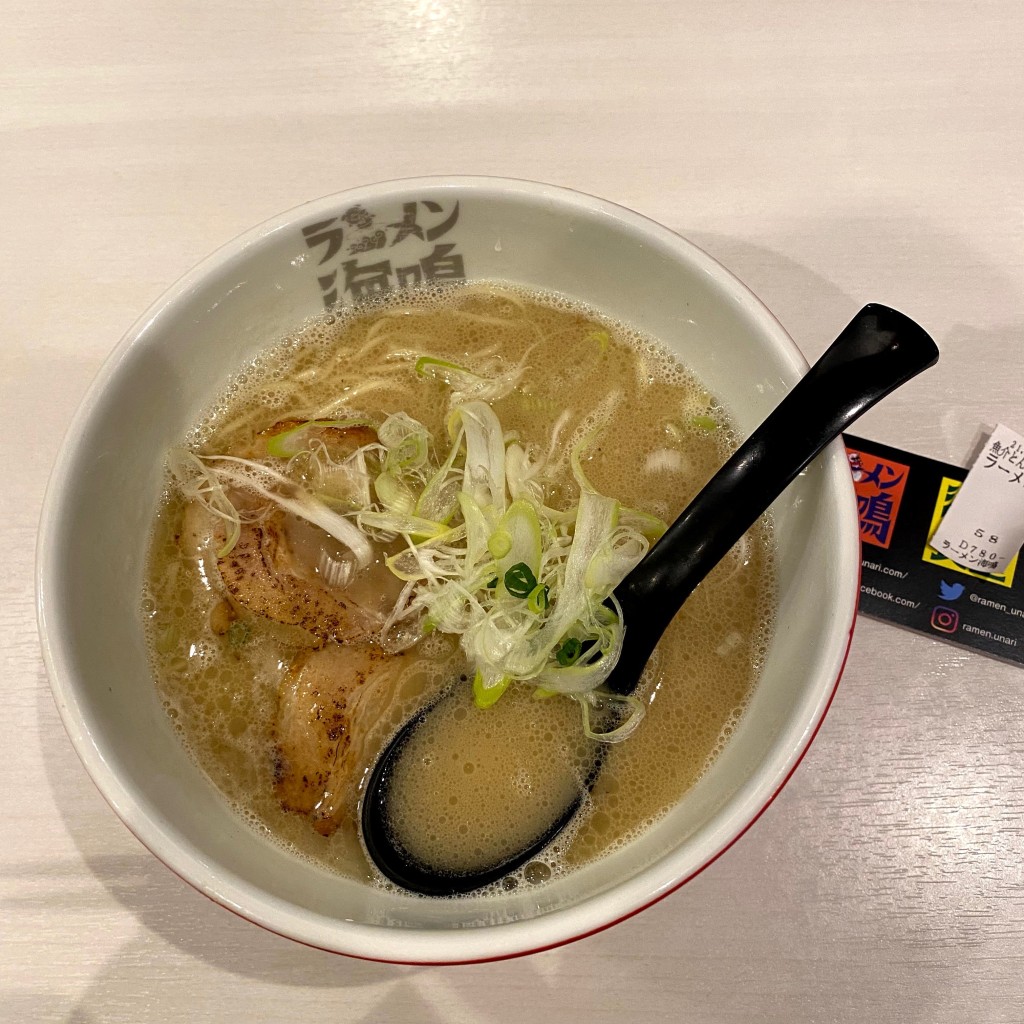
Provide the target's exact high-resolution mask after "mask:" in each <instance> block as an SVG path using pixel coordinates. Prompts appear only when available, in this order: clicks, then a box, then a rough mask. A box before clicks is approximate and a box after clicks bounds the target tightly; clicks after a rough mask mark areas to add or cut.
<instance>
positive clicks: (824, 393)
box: [609, 303, 939, 685]
mask: <svg viewBox="0 0 1024 1024" xmlns="http://www.w3.org/2000/svg"><path fill="white" fill-rule="evenodd" d="M938 357H939V350H938V349H937V348H936V346H935V342H934V341H932V339H931V338H930V337H929V336H928V334H927V333H926V332H925V331H924V330H923V329H922V328H921V327H920V326H919V325H918V324H916V323H914V321H913V320H911V319H910V318H909V317H907V316H904V315H903V314H902V313H899V312H897V311H896V310H895V309H890V308H889V307H888V306H882V305H878V304H876V303H872V304H869V305H867V306H865V307H864V308H863V309H862V310H861V311H860V312H859V313H858V314H857V315H856V316H855V317H854V318H853V320H851V321H850V323H849V325H848V326H847V327H846V328H845V330H844V331H843V332H842V334H840V335H839V337H838V338H837V339H836V340H835V341H834V342H833V343H832V345H831V346H830V347H829V348H828V350H827V351H826V352H825V354H824V355H823V356H822V357H821V358H820V359H819V360H818V361H817V362H816V363H815V364H814V365H813V366H812V367H811V369H810V370H809V371H808V372H807V374H806V375H805V376H804V377H802V378H801V380H800V381H799V382H798V383H797V384H796V386H795V387H794V388H793V390H792V391H790V392H789V393H788V394H787V395H786V396H785V398H784V399H783V400H782V402H781V403H780V404H779V405H778V406H777V407H776V408H775V410H774V411H773V412H772V413H771V414H770V415H769V416H768V418H767V419H766V420H765V421H764V422H763V423H762V424H761V426H759V427H758V428H757V430H755V431H754V433H753V434H751V435H750V437H748V438H747V440H746V441H744V442H743V444H742V445H741V446H740V448H739V450H738V451H737V452H736V453H735V454H734V455H733V456H732V457H731V458H730V459H729V461H728V462H726V464H725V465H724V466H723V467H722V468H721V469H720V470H719V471H718V472H717V473H716V474H715V475H714V476H713V477H712V478H711V480H710V481H709V482H708V483H707V485H706V486H705V487H704V489H703V490H702V491H701V492H700V493H699V494H698V495H697V496H696V498H694V499H693V501H692V502H691V503H690V504H689V505H688V506H687V508H686V509H685V510H684V511H683V512H682V514H681V515H680V516H679V518H678V519H677V520H676V521H675V522H674V523H673V524H672V526H671V527H670V528H669V530H668V532H667V533H666V534H665V535H664V536H663V537H662V538H661V540H659V541H658V543H657V544H656V545H655V546H654V547H653V548H651V550H650V551H649V552H648V553H647V555H646V556H645V558H644V559H643V560H642V561H641V562H640V564H639V565H638V566H637V567H636V568H635V569H634V570H633V571H632V572H631V573H630V574H629V576H627V577H626V578H625V579H624V580H623V581H622V583H621V584H619V587H618V588H617V589H616V592H615V594H616V597H617V598H618V599H619V601H620V603H621V605H622V609H623V618H624V620H625V622H626V623H627V624H628V625H627V628H628V629H631V630H632V632H633V633H634V635H633V636H632V637H630V643H629V644H627V645H626V646H627V647H628V648H629V649H630V652H631V654H632V652H633V651H635V652H636V655H635V656H636V658H637V659H641V658H642V660H640V661H639V665H638V667H637V677H638V676H639V670H640V669H642V667H643V664H644V663H645V662H646V661H647V658H648V657H649V656H650V653H651V651H653V649H654V646H655V644H656V643H657V641H658V639H659V638H660V637H661V634H662V632H663V631H664V629H665V627H666V626H667V625H668V623H669V622H670V621H671V619H672V617H673V616H674V615H675V613H676V612H677V611H678V609H679V607H680V606H681V605H682V603H683V602H684V601H685V600H686V598H687V597H689V595H690V593H691V592H692V591H693V589H694V588H695V587H696V586H697V584H698V583H700V581H701V580H702V579H704V577H705V576H706V575H707V574H708V573H709V572H710V571H711V570H712V569H713V568H714V567H715V565H716V564H717V563H718V561H719V560H720V559H721V558H722V556H723V555H724V554H725V553H726V552H727V551H728V550H729V548H731V547H732V546H733V544H735V543H736V541H738V540H739V539H740V537H742V536H743V534H744V533H745V532H746V530H747V529H748V528H749V527H750V525H751V523H753V522H754V521H755V520H756V519H757V517H758V516H759V515H761V513H762V512H764V510H765V509H767V508H768V506H769V505H770V504H771V503H772V502H773V501H774V500H775V499H776V498H777V497H778V496H779V495H780V494H781V493H782V492H783V490H785V488H786V486H787V485H788V484H789V483H790V482H791V481H792V480H793V478H794V477H796V476H797V474H798V473H800V471H801V470H803V469H804V467H805V466H806V465H807V464H808V463H809V462H810V461H811V460H812V459H813V458H814V457H815V456H816V455H817V454H818V453H819V452H820V451H821V450H822V449H823V448H824V447H825V446H826V445H827V444H828V443H829V442H830V441H832V440H833V439H834V438H835V437H837V436H838V435H839V434H840V433H841V432H842V431H843V429H844V428H845V427H847V426H849V424H850V423H852V422H853V421H854V420H855V419H857V417H858V416H860V415H861V413H863V412H865V411H866V410H867V409H869V408H870V407H871V406H872V405H874V404H875V403H876V402H877V401H878V400H879V399H881V398H884V397H885V396H886V395H887V394H889V393H890V392H891V391H893V390H895V389H896V388H898V387H899V386H900V385H901V384H904V383H905V382H906V381H908V380H910V379H911V378H912V377H914V376H916V375H917V374H918V373H920V372H921V371H922V370H924V369H926V368H927V367H929V366H931V365H932V364H933V363H935V361H936V360H937V359H938ZM637 632H641V633H646V634H649V645H647V644H644V643H642V642H639V643H637V644H636V646H635V647H634V641H640V640H641V638H639V637H637V636H636V633H637ZM645 647H646V650H644V648H645ZM631 660H632V659H631ZM620 669H625V671H619V670H617V671H616V672H615V673H613V679H619V680H622V681H623V683H625V682H626V680H628V679H629V678H630V676H631V671H630V670H629V668H628V667H627V666H620ZM634 678H636V677H634ZM609 683H610V684H611V685H614V683H613V680H609Z"/></svg>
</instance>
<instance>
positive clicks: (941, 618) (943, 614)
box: [932, 604, 960, 633]
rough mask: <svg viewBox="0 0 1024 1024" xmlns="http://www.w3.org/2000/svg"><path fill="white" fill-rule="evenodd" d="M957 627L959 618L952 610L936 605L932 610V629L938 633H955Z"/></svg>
mask: <svg viewBox="0 0 1024 1024" xmlns="http://www.w3.org/2000/svg"><path fill="white" fill-rule="evenodd" d="M959 625H960V616H959V615H958V614H957V612H956V610H955V609H954V608H947V607H946V606H945V605H943V604H937V605H936V606H935V607H934V608H933V609H932V629H937V630H938V631H939V632H940V633H955V632H956V627H957V626H959Z"/></svg>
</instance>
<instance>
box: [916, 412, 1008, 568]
mask: <svg viewBox="0 0 1024 1024" xmlns="http://www.w3.org/2000/svg"><path fill="white" fill-rule="evenodd" d="M929 543H930V544H931V546H932V547H933V548H935V550H936V551H940V552H941V553H942V554H944V555H945V556H946V557H947V558H949V559H951V560H952V561H954V562H956V564H957V565H960V566H963V567H964V568H967V569H980V570H981V571H982V572H1002V571H1003V570H1004V569H1005V568H1006V566H1007V565H1009V563H1010V560H1011V559H1012V558H1013V557H1014V556H1015V555H1016V554H1017V552H1018V551H1020V547H1021V545H1022V544H1024V437H1021V436H1020V434H1017V433H1015V432H1014V431H1012V430H1011V429H1010V428H1009V427H1005V426H1003V425H1002V424H1000V425H999V426H998V427H996V429H995V430H994V431H993V432H992V435H991V436H990V437H989V439H988V441H987V443H986V444H985V447H984V448H983V449H982V451H981V454H980V455H979V456H978V458H977V459H976V460H975V462H974V465H973V466H971V470H970V472H969V473H968V474H967V479H966V480H964V482H963V486H962V487H961V488H960V492H959V493H958V494H957V496H956V499H955V500H954V501H953V504H952V507H951V508H950V510H949V512H948V513H947V514H946V515H945V516H943V518H942V522H941V523H939V528H938V529H937V530H936V531H935V533H934V534H933V536H932V538H931V541H930V542H929Z"/></svg>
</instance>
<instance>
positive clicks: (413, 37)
mask: <svg viewBox="0 0 1024 1024" xmlns="http://www.w3.org/2000/svg"><path fill="white" fill-rule="evenodd" d="M0 26H2V28H0V279H2V281H3V301H2V310H3V312H2V317H0V417H2V421H0V422H2V433H0V438H2V442H0V443H2V448H3V452H4V460H3V465H4V468H5V472H4V478H3V481H2V484H0V512H2V515H0V523H2V530H3V552H4V556H5V564H4V567H3V570H2V572H0V659H2V667H3V672H2V678H3V692H4V694H5V698H6V699H5V701H4V705H3V712H2V714H0V751H2V756H0V801H2V819H0V820H2V822H3V833H2V835H3V839H2V843H0V900H2V912H0V935H2V942H0V1020H2V1021H4V1022H7V1021H10V1022H11V1024H15V1022H18V1024H21V1022H29V1021H66V1022H73V1024H98V1022H108V1021H109V1022H125V1024H128V1022H131V1024H138V1022H142V1021H147V1022H148V1021H153V1022H179V1021H180V1022H195V1021H200V1020H211V1021H227V1020H229V1021H254V1022H256V1021H259V1022H263V1021H266V1022H275V1024H276V1022H287V1021H308V1020H337V1021H351V1022H368V1024H369V1022H374V1024H377V1022H400V1024H404V1022H409V1024H413V1022H416V1024H431V1022H439V1024H440V1022H444V1024H449V1022H459V1024H461V1022H480V1021H483V1022H495V1024H504V1022H511V1021H520V1020H522V1021H534V1020H538V1019H540V1020H545V1021H547V1020H550V1021H571V1022H576V1021H579V1022H587V1024H606V1022H607V1024H612V1022H616V1024H617V1022H622V1021H633V1020H643V1021H695V1022H707V1024H713V1022H755V1021H756V1022H762V1021H767V1022H803V1021H807V1022H822V1024H825V1022H828V1024H832V1022H842V1024H846V1022H850V1024H854V1022H858V1024H859V1022H863V1021H870V1022H873V1024H875V1022H877V1024H883V1022H884V1024H888V1022H900V1024H926V1022H927V1024H933V1022H936V1024H938V1022H942V1024H945V1022H949V1024H954V1022H956V1024H960V1022H1020V1021H1024V756H1022V755H1024V728H1022V723H1024V711H1022V697H1024V672H1022V671H1021V670H1020V669H1019V668H1013V667H1011V666H1009V665H1008V664H1005V663H1000V662H997V661H995V660H992V659H988V658H984V657H981V656H976V655H973V654H969V653H966V652H964V651H962V650H959V649H956V648H954V647H951V646H949V645H946V644H943V643H941V642H939V641H938V640H930V639H928V638H925V637H922V636H918V635H913V634H910V633H906V632H901V631H898V630H896V629H894V628H892V627H889V626H886V625H883V624H881V623H878V622H874V621H869V620H866V619H862V620H861V623H860V625H859V626H858V629H857V633H856V636H855V640H854V645H853V651H852V655H851V657H850V661H849V664H848V668H847V671H846V674H845V677H844V680H843V684H842V685H841V687H840V690H839V694H838V697H837V699H836V702H835V704H834V706H833V709H832V711H831V713H830V715H829V717H828V719H827V721H826V723H825V726H824V728H823V730H822V732H821V734H820V736H819V738H818V740H817V741H816V743H815V745H814V746H813V748H812V749H811V751H810V753H809V755H808V756H807V758H806V760H805V762H804V763H803V765H802V766H801V768H800V770H799V771H798V772H797V774H796V776H795V777H794V779H793V780H792V782H791V783H790V785H789V786H788V787H787V789H786V790H785V791H784V793H783V794H782V796H781V797H780V798H779V799H778V800H777V801H776V803H775V804H774V805H773V806H772V807H771V808H770V809H769V811H768V812H767V813H766V814H765V815H764V817H763V818H762V819H761V820H760V821H759V822H758V824H757V825H756V826H755V827H754V829H753V830H752V831H751V832H750V833H749V834H748V835H747V836H746V837H745V838H744V839H743V840H742V841H741V842H740V843H739V844H737V845H736V846H735V847H734V848H733V849H732V850H731V851H730V852H729V853H728V854H727V855H726V856H724V857H723V858H722V859H721V860H720V861H719V862H718V863H717V864H715V865H714V866H713V867H712V868H711V869H710V870H708V871H707V872H705V873H704V874H703V875H701V876H700V877H698V878H697V879H696V880H694V881H693V882H692V883H690V884H689V885H687V886H685V887H684V888H683V889H682V890H681V891H680V892H678V893H676V894H675V895H674V896H672V897H670V898H668V899H667V900H664V901H663V902H662V903H660V904H659V905H657V906H655V907H653V908H652V909H650V910H648V911H646V912H645V913H643V914H641V915H639V916H638V917H635V918H633V919H632V920H630V921H628V922H626V923H624V924H622V925H620V926H618V927H616V928H614V929H612V930H610V931H606V932H604V933H602V934H600V935H597V936H594V937H592V938H590V939H587V940H584V941H582V942H579V943H576V944H574V945H572V946H569V947H566V948H563V949H560V950H555V951H551V952H548V953H545V954H541V955H538V956H534V957H529V958H525V959H521V960H517V961H511V962H507V963H499V964H492V965H486V966H476V967H465V968H445V969H439V968H430V969H418V968H400V967H389V966H383V965H376V964H370V963H363V962H359V961H354V960H349V959H345V958H342V957H336V956H332V955H330V954H326V953H321V952H317V951H314V950H310V949H306V948H303V947H301V946H298V945H296V944H294V943H292V942H289V941H287V940H285V939H281V938H278V937H275V936H273V935H270V934H267V933H265V932H263V931H261V930H259V929H258V928H256V927H255V926H253V925H251V924H249V923H247V922H246V921H244V920H241V919H238V918H235V917H233V916H232V915H230V914H228V913H226V912H224V911H223V910H221V909H220V908H218V907H216V906H214V905H213V904H212V903H209V902H207V901H206V900H205V899H204V898H203V897H202V896H199V895H197V894H196V893H195V892H193V891H192V890H191V889H190V888H189V887H188V886H186V885H185V884H184V883H182V882H181V881H179V880H178V879H177V878H176V877H175V876H174V875H172V874H171V873H170V872H169V871H167V870H166V869H165V868H164V867H162V866H161V865H160V864H159V863H157V862H156V861H155V860H154V859H153V858H152V857H151V856H150V855H149V854H148V853H147V852H146V851H145V850H144V849H143V848H142V847H141V846H140V845H139V844H138V843H137V842H136V841H135V839H133V838H132V836H131V835H130V834H129V833H128V832H127V831H126V830H125V829H124V828H123V826H122V825H121V824H120V823H119V822H118V821H117V819H116V818H115V816H114V815H113V813H112V812H111V811H110V810H109V809H108V808H107V807H106V805H105V804H104V803H103V801H102V799H101V798H100V797H99V795H98V793H97V792H96V791H95V789H94V788H93V786H92V783H91V782H90V780H89V779H88V777H87V776H86V774H85V772H84V771H83V769H82V768H81V766H80V764H79V762H78V760H77V758H76V756H75V754H74V752H73V750H72V748H71V745H70V743H69V741H68V739H67V737H66V735H65V734H64V731H63V729H62V727H61V724H60V721H59V719H58V716H57V713H56V710H55V708H54V704H53V701H52V698H51V696H50V691H49V686H48V682H47V679H46V674H45V671H44V669H43V665H42V661H41V656H40V653H39V643H38V638H37V633H36V626H35V613H34V581H33V562H34V544H35V536H36V527H37V522H38V516H39V509H40V505H41V501H42V496H43V493H44V489H45V485H46V479H47V475H48V473H49V470H50V466H51V465H52V462H53V460H54V457H55V455H56V453H57V451H58V450H59V447H60V444H61V438H62V437H63V434H64V432H65V430H66V428H67V425H68V423H69V421H70V419H71V416H72V414H73V412H74V409H75V407H76V405H77V403H78V402H79V400H80V398H81V396H82V394H83V393H84V391H85V389H86V387H87V385H88V383H89V381H90V380H91V378H92V376H93V375H94V373H95V372H96V370H97V368H98V367H99V365H100V363H101V362H102V361H103V359H104V358H105V357H106V356H107V355H108V353H109V352H110V351H111V349H112V348H113V346H114V345H115V344H116V342H117V340H118V338H119V337H120V336H121V334H122V333H123V332H124V331H125V330H126V329H127V327H128V326H129V325H130V324H131V323H132V321H133V320H134V319H135V317H136V316H137V315H138V314H139V313H140V312H141V311H142V310H143V309H144V308H145V307H146V306H147V305H148V304H149V303H150V302H151V301H152V300H153V299H155V298H156V297H157V296H158V295H159V293H160V292H161V291H162V290H163V289H164V288H165V287H166V286H167V285H168V284H169V283H170V282H172V281H173V280H174V279H176V278H177V277H178V276H180V275H181V274H182V273H183V272H184V271H185V270H187V269H188V268H189V267H190V266H191V265H192V264H193V263H195V262H196V261H197V260H199V259H200V258H201V257H203V256H204V255H206V254H207V253H208V252H210V251H212V250H213V249H214V248H216V247H217V246H218V245H220V244H221V243H223V242H224V241H226V240H227V239H229V238H231V237H233V236H234V235H236V234H237V233H239V232H241V231H242V230H244V229H246V228H247V227H249V226H251V225H252V224H254V223H257V222H259V221H260V220H262V219H264V218H266V217H268V216H270V215H271V214H274V213H276V212H278V211H280V210H283V209H287V208H288V207H291V206H294V205H296V204H298V203H300V202H302V201H304V200H307V199H310V198H314V197H317V196H320V195H323V194H326V193H329V192H333V191H337V190H340V189H343V188H346V187H350V186H354V185H358V184H362V183H364V182H369V181H376V180H381V179H386V178H394V177H401V176H406V175H418V174H427V173H444V172H451V173H467V174H470V173H479V174H500V175H508V176H515V177H525V178H533V179H540V180H545V181H552V182H556V183H559V184H564V185H568V186H571V187H574V188H577V189H580V190H583V191H588V192H593V193H595V194H598V195H601V196H603V197H606V198H609V199H612V200H615V201H618V202H621V203H623V204H625V205H627V206H630V207H632V208H634V209H636V210H639V211H641V212H643V213H645V214H647V215H649V216H651V217H653V218H655V219H656V220H659V221H661V222H662V223H664V224H666V225H668V226H669V227H672V228H673V229H676V230H678V231H679V232H681V233H682V234H684V235H686V236H687V237H689V238H691V239H692V240H693V241H695V242H697V243H698V244H699V245H701V246H703V247H704V248H705V249H707V250H708V251H709V252H710V253H711V254H712V255H714V256H715V257H717V258H718V259H719V260H721V261H722V262H723V263H725V264H726V265H727V266H728V267H729V268H731V269H732V270H733V271H734V272H735V273H737V274H738V275H739V276H740V277H741V278H742V279H744V280H745V281H746V282H747V283H748V284H749V285H750V286H751V287H752V288H753V289H754V290H755V291H756V292H757V293H758V294H759V295H760V296H761V297H762V298H763V299H764V301H765V302H766V303H767V304H768V306H769V307H770V308H771V309H772V310H773V311H774V312H775V313H776V315H777V316H778V317H779V319H780V320H781V321H782V323H783V324H784V325H785V327H786V328H787V329H788V330H789V331H790V333H791V334H792V335H793V337H794V338H795V339H796V341H797V342H798V344H800V346H801V347H802V348H803V350H804V352H805V354H806V355H807V356H808V357H809V358H813V357H814V356H816V355H818V354H819V353H820V352H821V351H822V350H823V349H824V347H825V344H826V342H827V341H828V340H829V339H830V338H831V337H833V336H834V334H835V331H836V328H837V326H838V325H842V324H845V323H846V322H847V320H848V319H849V317H850V316H851V315H852V313H853V312H854V311H855V310H856V309H857V308H859V306H860V305H862V304H863V302H865V301H869V300H876V301H882V302H886V303H889V304H891V305H894V306H896V307H898V308H901V309H903V310H904V311H905V312H907V313H908V314H910V315H911V316H913V317H915V318H916V319H918V320H920V321H921V322H922V323H923V324H925V325H926V326H927V327H928V328H929V329H930V330H931V331H932V333H933V334H934V336H935V338H936V340H937V341H938V342H939V345H940V347H941V349H942V360H941V362H940V364H939V366H938V367H937V368H936V369H935V370H933V371H931V372H930V373H929V374H927V375H925V376H923V377H921V378H919V379H918V380H916V381H914V382H913V383H911V384H910V385H909V386H907V387H906V388H905V389H904V390H902V391H901V392H900V393H899V394H898V395H896V396H894V397H893V398H892V399H891V400H889V401H887V402H885V403H884V404H883V405H882V406H880V407H878V408H876V409H875V410H873V411H872V412H870V413H869V414H868V415H867V417H866V418H865V419H864V420H862V421H861V423H860V424H859V425H858V428H857V433H858V434H861V435H863V436H866V437H870V438H875V439H876V440H879V441H883V442H886V443H889V444H894V445H896V446H899V447H903V448H907V449H910V450H913V451H917V452H920V453H922V454H925V455H930V456H933V457H936V458H940V459H943V460H946V461H950V462H954V463H961V464H962V463H964V462H966V461H967V459H968V457H969V455H970V453H971V451H972V449H973V447H974V445H975V443H976V441H977V439H978V438H979V436H980V434H981V432H982V431H983V430H985V429H986V428H988V427H991V426H992V425H993V424H994V423H996V422H997V421H1004V422H1007V423H1009V424H1011V425H1015V426H1016V427H1017V429H1019V430H1022V429H1024V397H1022V396H1024V362H1022V354H1024V172H1022V166H1024V116H1022V103H1021V97H1022V95H1024V56H1022V54H1024V46H1022V44H1024V8H1022V7H1021V5H1020V3H1019V0H972V2H967V0H930V2H929V0H846V2H841V3H840V2H822V0H778V2H774V3H766V2H763V0H719V2H718V3H713V4H708V3H697V2H693V0H674V2H671V0H666V2H660V3H659V2H650V0H634V2H621V0H620V2H617V3H610V2H607V0H589V2H565V3H563V2H558V0H545V2H540V0H519V2H512V0H378V2H376V3H372V4H365V3H363V4H355V3H351V2H350V0H339V2H337V3H333V4H319V3H312V2H309V0H305V2H295V3H288V2H285V0H282V2H278V3H273V4H272V3H262V2H257V3H249V4H245V3H239V2H235V0H222V2H217V0H213V2H211V3H195V2H189V0H185V2H180V0H179V2H177V3H170V2H167V0H140V2H137V3H128V2H127V0H120V2H117V0H95V2H94V3H92V4H88V5H86V4H58V3H55V2H53V0H38V2H36V3H34V4H24V3H16V2H14V0H0Z"/></svg>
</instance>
